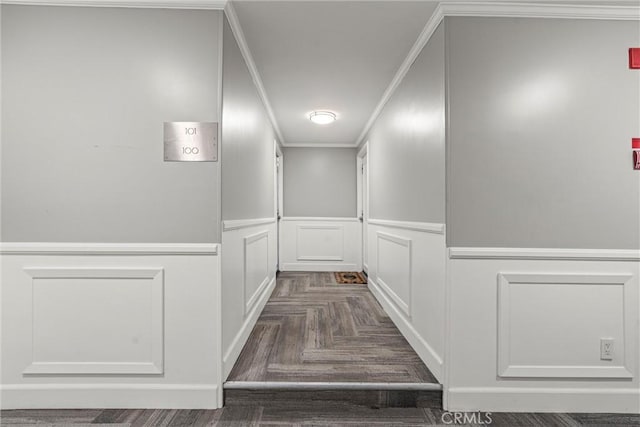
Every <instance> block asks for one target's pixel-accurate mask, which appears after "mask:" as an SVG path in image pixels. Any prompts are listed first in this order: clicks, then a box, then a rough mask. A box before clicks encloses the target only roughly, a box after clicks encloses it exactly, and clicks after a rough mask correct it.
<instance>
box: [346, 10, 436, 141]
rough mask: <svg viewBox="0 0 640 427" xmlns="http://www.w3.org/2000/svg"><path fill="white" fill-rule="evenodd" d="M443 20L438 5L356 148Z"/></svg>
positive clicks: (392, 81)
mask: <svg viewBox="0 0 640 427" xmlns="http://www.w3.org/2000/svg"><path fill="white" fill-rule="evenodd" d="M443 18H444V15H443V11H442V5H438V7H436V10H435V11H434V12H433V14H432V15H431V18H429V21H427V24H426V25H425V26H424V28H423V29H422V32H420V35H419V36H418V39H417V40H416V42H415V43H414V44H413V46H412V47H411V50H409V53H408V54H407V57H406V58H405V59H404V61H402V64H401V65H400V68H398V71H396V74H395V76H393V79H392V80H391V83H389V86H387V89H386V90H385V91H384V93H383V94H382V98H381V99H380V102H378V105H376V108H375V109H374V110H373V113H371V117H369V120H367V123H366V124H365V125H364V128H363V129H362V132H360V136H358V139H356V146H359V145H360V144H361V143H363V142H364V140H365V138H366V137H367V135H368V134H369V131H370V130H371V128H372V127H373V124H374V123H375V121H376V120H377V119H378V116H380V113H382V110H383V109H384V106H385V105H386V104H387V102H388V101H389V100H390V99H391V97H392V96H393V94H394V92H395V91H396V89H397V88H398V86H400V83H401V82H402V80H403V79H404V77H405V76H406V75H407V73H408V72H409V69H410V68H411V65H412V64H413V62H414V61H415V60H416V58H417V57H418V55H420V52H422V49H423V48H424V47H425V46H426V44H427V42H428V41H429V39H430V38H431V36H432V35H433V33H434V32H435V31H436V29H437V28H438V25H440V22H442V19H443Z"/></svg>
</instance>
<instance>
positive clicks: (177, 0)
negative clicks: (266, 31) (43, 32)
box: [0, 0, 227, 10]
mask: <svg viewBox="0 0 640 427" xmlns="http://www.w3.org/2000/svg"><path fill="white" fill-rule="evenodd" d="M0 4H15V5H23V6H80V7H131V8H148V9H207V10H223V9H224V8H225V6H226V5H227V0H0Z"/></svg>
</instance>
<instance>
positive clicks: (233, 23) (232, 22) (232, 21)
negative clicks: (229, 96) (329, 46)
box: [224, 2, 286, 146]
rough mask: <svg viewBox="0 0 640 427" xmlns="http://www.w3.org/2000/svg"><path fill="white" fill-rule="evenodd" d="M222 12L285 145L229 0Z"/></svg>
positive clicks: (268, 113) (276, 131) (272, 123)
mask: <svg viewBox="0 0 640 427" xmlns="http://www.w3.org/2000/svg"><path fill="white" fill-rule="evenodd" d="M224 12H225V14H226V15H227V19H228V21H229V26H230V27H231V31H232V32H233V35H234V36H235V38H236V42H238V47H239V48H240V52H241V53H242V57H243V58H244V62H245V63H246V64H247V68H248V69H249V74H251V78H252V79H253V84H254V85H255V87H256V90H257V91H258V95H260V99H262V104H263V105H264V108H265V110H267V115H268V116H269V119H270V120H271V126H273V130H274V132H275V133H276V135H277V136H278V139H279V140H280V143H281V144H282V145H283V146H286V145H285V142H284V138H283V137H282V132H281V131H280V127H279V126H278V122H277V121H276V116H275V114H274V112H273V108H272V107H271V103H270V102H269V98H268V97H267V92H266V91H265V89H264V85H263V84H262V79H261V78H260V74H259V73H258V68H257V67H256V63H255V62H254V60H253V55H252V54H251V51H250V50H249V45H247V40H246V38H245V37H244V32H243V31H242V26H241V25H240V20H239V19H238V15H237V14H236V10H235V8H234V7H233V4H232V3H231V2H227V5H226V7H225V8H224Z"/></svg>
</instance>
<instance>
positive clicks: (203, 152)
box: [164, 122, 218, 162]
mask: <svg viewBox="0 0 640 427" xmlns="http://www.w3.org/2000/svg"><path fill="white" fill-rule="evenodd" d="M164 160H165V162H217V161H218V123H213V122H164Z"/></svg>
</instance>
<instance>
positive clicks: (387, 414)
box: [0, 402, 640, 427]
mask: <svg viewBox="0 0 640 427" xmlns="http://www.w3.org/2000/svg"><path fill="white" fill-rule="evenodd" d="M486 415H487V414H482V416H483V417H486ZM451 416H452V415H451V414H447V415H445V416H444V418H443V411H442V410H439V409H429V408H383V409H371V408H366V407H362V406H357V405H349V404H345V405H341V406H331V407H319V406H308V405H306V404H305V405H301V404H297V403H296V402H291V403H289V404H287V405H286V406H280V405H269V406H227V407H225V408H224V409H216V410H209V411H207V410H188V409H184V410H160V409H157V410H154V409H105V410H100V409H76V410H69V409H59V410H13V411H1V412H0V425H2V426H7V427H8V426H16V427H17V426H21V427H22V426H39V427H43V426H60V427H62V426H92V427H93V426H99V425H103V426H110V427H160V426H166V427H179V426H180V427H182V426H198V427H203V426H219V427H240V426H264V427H266V426H303V425H305V426H310V425H313V426H432V425H440V426H442V425H452V424H451V423H450V421H451V419H452V418H451ZM490 416H491V423H490V424H489V423H486V421H487V420H488V419H487V418H483V420H485V425H487V424H489V425H491V426H495V427H517V426H527V427H574V426H636V427H637V426H638V425H640V415H622V414H528V413H518V414H514V413H492V414H490ZM456 425H470V424H456ZM474 425H480V424H474Z"/></svg>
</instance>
